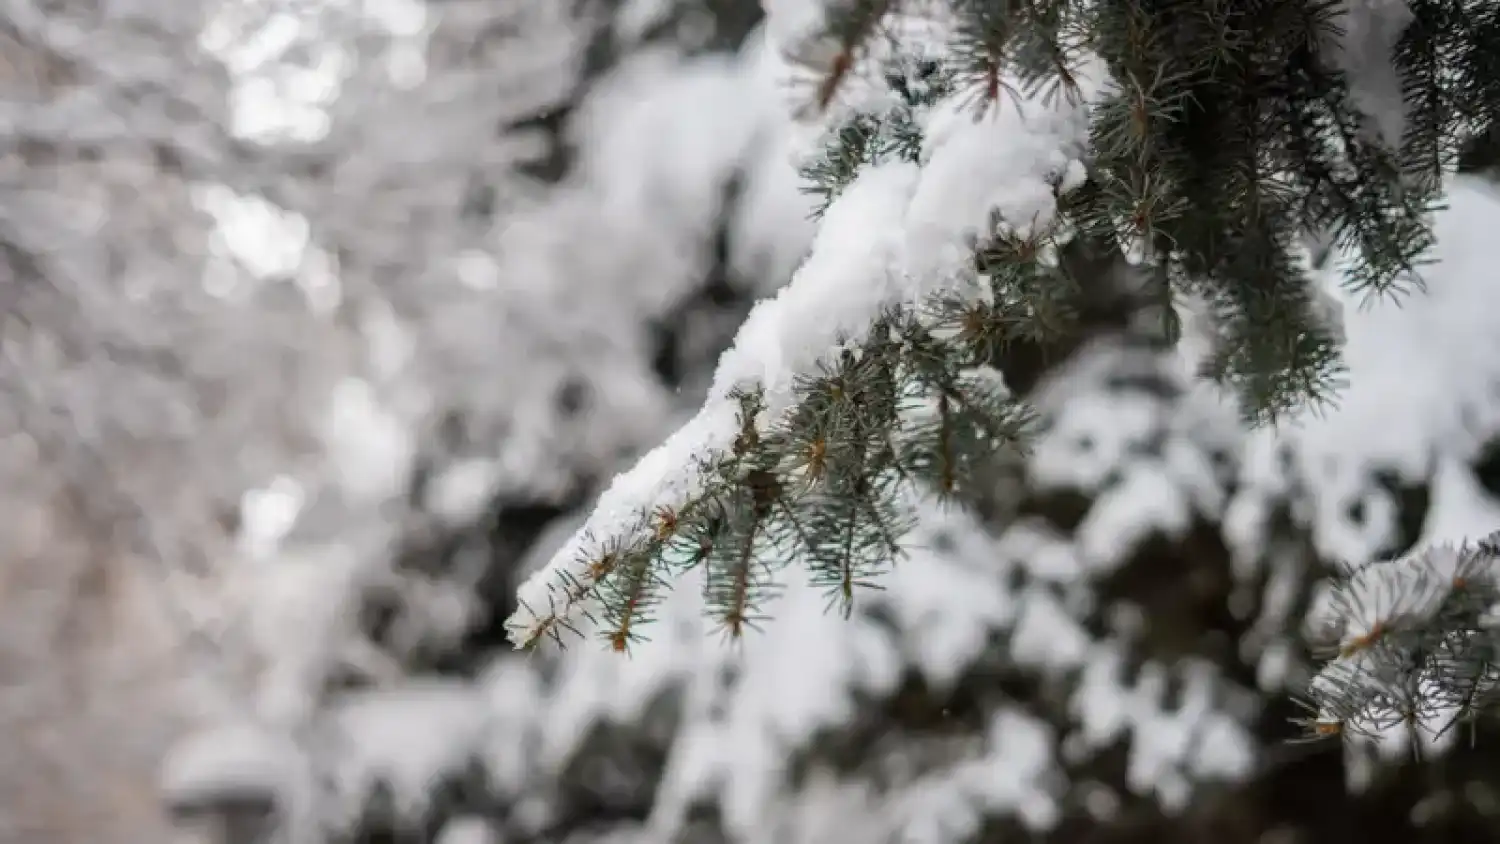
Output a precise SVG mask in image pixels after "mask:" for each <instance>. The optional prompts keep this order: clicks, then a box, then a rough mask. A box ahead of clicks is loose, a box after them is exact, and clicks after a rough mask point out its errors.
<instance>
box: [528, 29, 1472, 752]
mask: <svg viewBox="0 0 1500 844" xmlns="http://www.w3.org/2000/svg"><path fill="white" fill-rule="evenodd" d="M766 6H767V10H768V12H769V13H770V22H769V25H770V35H771V38H772V40H773V41H774V42H775V44H776V45H777V47H778V49H779V51H780V55H781V59H782V62H783V64H784V66H785V72H786V73H785V75H786V78H787V81H788V83H789V91H790V93H791V95H792V97H793V99H794V100H795V108H796V109H797V114H798V116H799V118H800V119H802V120H803V122H804V123H805V125H806V127H807V128H808V137H809V138H810V139H812V143H811V148H812V152H810V153H808V154H807V155H805V156H804V165H803V173H804V177H805V178H806V180H807V184H808V190H809V191H810V192H813V193H815V194H816V195H817V196H818V197H819V199H820V202H821V205H820V211H819V216H820V227H821V228H820V231H819V235H818V239H817V241H816V242H815V244H814V246H813V249H812V250H811V253H810V254H809V256H808V257H807V258H806V260H805V262H804V264H803V265H802V267H801V269H800V270H799V272H798V274H797V275H796V277H794V279H793V280H792V282H791V283H790V284H789V285H788V286H787V287H786V288H785V289H783V290H782V291H781V292H780V294H779V295H778V296H777V297H775V298H774V299H771V300H769V301H766V302H764V303H762V304H761V305H760V306H759V307H758V308H757V309H756V310H755V311H754V312H752V314H751V316H750V317H749V319H748V320H747V322H746V324H745V325H744V327H743V328H742V329H741V332H740V335H739V337H738V339H737V341H736V344H735V347H734V348H733V349H731V350H730V351H729V352H728V353H727V354H726V355H725V357H724V358H723V359H722V361H721V363H720V367H719V370H718V373H717V376H716V378H715V383H714V385H713V387H712V389H711V391H710V395H709V397H708V399H707V401H706V403H705V405H704V407H703V409H702V410H701V411H700V413H699V414H698V416H697V417H695V418H694V419H693V420H692V421H690V422H689V423H688V424H687V425H686V426H685V427H684V428H683V429H682V430H681V431H679V432H678V433H677V434H676V435H674V436H673V437H672V438H671V439H669V440H668V441H667V442H666V443H665V444H663V445H662V446H661V447H660V448H658V449H657V450H656V451H654V452H653V453H651V454H650V455H648V456H647V457H646V458H644V459H643V460H642V461H641V462H640V463H639V464H638V465H637V466H636V467H635V468H634V469H633V470H631V471H630V472H628V473H626V474H624V475H622V476H620V477H619V478H617V479H616V481H615V482H614V484H613V486H612V487H611V488H610V489H609V490H608V491H607V492H606V493H605V494H604V495H603V497H602V498H601V500H600V501H599V503H598V506H597V508H596V510H595V512H594V514H593V515H592V516H591V518H590V519H589V521H588V522H587V524H586V525H585V526H584V528H583V529H582V530H581V531H580V532H579V533H578V534H577V535H576V536H575V537H574V539H573V540H572V541H571V542H569V543H567V544H566V545H565V546H564V547H563V548H562V549H561V550H560V551H559V552H558V554H557V555H556V556H555V557H554V558H553V560H552V562H551V563H550V564H549V565H548V566H546V567H545V568H544V569H543V570H542V571H540V572H538V573H537V574H535V575H534V576H533V577H532V578H531V579H530V580H529V581H528V582H527V583H526V584H524V585H523V587H522V589H521V592H520V603H521V609H520V610H519V611H518V612H517V613H516V614H515V615H514V616H513V617H512V619H511V620H510V629H511V632H512V638H513V639H514V641H515V642H516V643H517V644H518V645H520V646H531V645H534V644H536V643H538V642H539V641H541V640H544V639H547V638H553V639H560V638H561V637H562V635H563V633H564V632H565V631H569V630H581V629H582V628H583V626H585V625H586V626H588V627H590V628H594V629H597V630H598V631H599V632H600V633H601V634H602V636H603V637H604V638H605V639H606V641H607V642H608V643H609V645H610V646H611V647H613V648H614V649H616V650H620V651H624V650H626V649H628V648H629V647H630V645H631V643H632V642H634V641H636V640H638V639H640V638H642V637H643V635H649V633H647V625H648V623H649V621H650V620H651V618H652V613H651V610H652V607H653V605H654V604H655V602H656V601H658V600H659V598H660V596H661V595H662V593H663V592H664V590H666V589H668V588H670V587H671V585H672V582H673V580H674V579H675V578H676V577H677V576H679V575H680V574H682V573H683V572H684V571H686V570H688V569H690V568H694V567H698V566H702V567H703V568H704V570H705V571H706V586H705V598H706V603H707V605H708V611H709V612H710V613H711V614H712V615H713V617H714V619H715V620H716V621H717V623H718V624H719V625H720V626H721V627H722V629H723V630H724V632H725V633H726V634H728V635H729V636H731V637H737V636H740V635H742V634H743V633H744V632H745V630H746V628H753V627H754V626H755V625H756V623H757V622H758V621H760V620H762V619H763V618H765V617H766V615H767V614H768V613H770V612H772V611H773V610H772V609H771V608H770V607H769V605H768V599H770V598H772V597H774V595H775V593H776V586H777V580H778V574H777V572H778V569H780V568H781V567H784V566H787V565H798V566H805V567H807V568H808V569H809V570H810V571H811V572H812V573H813V576H814V578H815V580H816V582H818V583H819V584H821V585H822V586H824V587H826V589H827V592H828V596H829V601H830V605H831V606H833V607H837V608H840V609H841V610H843V611H844V612H846V613H847V612H848V611H849V608H850V607H851V604H852V602H853V601H854V600H855V598H856V593H857V592H858V590H859V589H860V588H862V587H877V588H878V586H879V584H880V577H881V574H882V573H883V572H884V571H885V570H887V569H888V568H889V566H891V565H892V564H893V563H894V562H895V561H896V560H897V559H898V558H899V557H900V556H901V555H902V545H901V536H902V534H903V533H904V531H905V530H906V529H907V528H908V527H909V526H910V523H911V520H912V519H913V517H914V516H913V514H914V512H915V506H914V505H915V504H916V502H918V501H920V500H922V499H924V498H931V497H935V498H937V499H939V500H943V501H952V502H955V503H959V504H965V503H969V504H972V503H974V502H975V501H976V500H977V499H978V498H979V497H980V496H982V495H983V490H984V488H985V484H984V482H983V479H984V478H985V477H987V475H988V473H989V471H990V469H991V468H992V465H993V463H994V461H995V460H996V459H997V458H998V457H999V456H1000V455H1002V454H1004V453H1006V452H1007V451H1008V450H1010V449H1012V448H1014V447H1021V448H1024V447H1025V444H1026V442H1027V439H1028V430H1029V428H1030V421H1031V418H1032V416H1031V413H1030V412H1029V410H1028V408H1027V406H1026V402H1025V399H1024V396H1023V395H1021V392H1020V391H1019V390H1017V389H1016V385H1015V384H1011V383H1008V380H1014V379H1013V378H1011V377H1010V376H1012V375H1013V373H1010V372H1006V371H1005V366H1004V361H1005V356H1006V353H1007V351H1008V350H1012V349H1014V348H1015V347H1016V346H1017V345H1018V344H1025V343H1042V344H1046V343H1049V342H1059V341H1063V340H1065V338H1067V337H1069V336H1071V335H1074V334H1077V333H1078V331H1079V325H1080V324H1081V322H1082V321H1083V320H1085V319H1086V317H1087V312H1086V303H1087V302H1088V301H1089V298H1090V296H1091V295H1092V294H1093V293H1097V291H1098V290H1099V289H1100V288H1101V287H1103V288H1108V289H1115V290H1122V291H1126V292H1127V293H1128V295H1131V296H1134V297H1142V298H1144V299H1147V300H1151V301H1155V302H1157V303H1158V304H1159V307H1158V308H1157V312H1158V313H1159V314H1160V317H1161V325H1160V327H1159V332H1158V333H1159V337H1160V341H1161V342H1162V343H1165V344H1171V343H1177V342H1180V341H1181V338H1182V336H1183V327H1184V326H1183V319H1184V317H1185V316H1186V317H1189V318H1191V319H1192V320H1193V321H1194V323H1195V324H1197V325H1200V326H1205V327H1206V337H1207V343H1206V345H1207V352H1206V354H1205V355H1203V356H1202V358H1203V359H1202V374H1203V376H1204V377H1206V378H1208V379H1211V380H1213V381H1215V382H1217V383H1218V384H1220V385H1222V386H1223V387H1224V388H1225V389H1226V392H1227V393H1228V394H1230V395H1232V396H1233V397H1234V399H1235V401H1236V402H1237V403H1238V406H1239V407H1240V409H1241V412H1242V413H1243V415H1244V417H1245V419H1246V420H1247V422H1250V423H1253V424H1266V423H1271V424H1274V423H1275V422H1277V421H1278V420H1280V419H1282V418H1283V417H1285V416H1286V415H1287V414H1288V413H1289V412H1291V411H1293V410H1296V409H1299V408H1304V407H1307V406H1308V405H1318V404H1320V403H1324V402H1327V401H1329V400H1333V399H1336V397H1337V393H1338V388H1339V386H1340V383H1341V372H1342V370H1341V366H1340V355H1339V343H1340V325H1339V318H1338V314H1337V313H1336V312H1335V311H1334V310H1333V309H1331V308H1330V307H1329V306H1328V305H1327V303H1326V299H1325V297H1324V295H1323V294H1322V293H1321V292H1320V291H1319V290H1318V289H1317V287H1316V286H1315V285H1314V284H1312V283H1311V282H1310V279H1309V274H1310V268H1311V266H1312V265H1313V264H1314V263H1315V262H1318V261H1320V260H1324V259H1326V258H1327V256H1329V255H1336V256H1337V260H1338V261H1339V262H1340V265H1341V267H1342V269H1343V276H1344V282H1345V284H1346V285H1347V286H1348V287H1349V288H1350V289H1351V290H1353V291H1355V292H1357V293H1359V294H1362V295H1364V296H1365V297H1366V298H1367V299H1368V300H1369V301H1370V302H1371V303H1372V306H1377V307H1378V306H1389V305H1390V301H1389V300H1392V299H1398V298H1399V297H1400V296H1403V295H1420V291H1421V286H1422V267H1423V263H1424V259H1425V256H1426V254H1427V251H1428V248H1429V247H1430V245H1431V242H1432V238H1431V233H1430V230H1429V228H1428V216H1429V213H1430V212H1431V211H1432V210H1433V209H1434V208H1435V207H1437V206H1438V205H1439V204H1440V203H1441V201H1442V196H1443V187H1444V179H1445V176H1446V175H1447V174H1449V173H1451V172H1452V171H1453V170H1454V169H1455V167H1457V166H1459V165H1460V164H1461V163H1464V162H1465V161H1467V162H1469V166H1474V162H1475V161H1481V162H1482V161H1483V160H1487V159H1484V156H1483V154H1482V151H1483V150H1484V149H1486V148H1487V143H1488V140H1487V139H1491V138H1493V136H1494V133H1495V131H1496V130H1495V119H1496V116H1497V114H1500V72H1497V71H1500V67H1497V63H1500V49H1497V48H1496V46H1495V45H1496V44H1500V6H1497V5H1496V4H1493V3H1487V2H1482V1H1481V0H1411V2H1408V3H1396V2H1392V3H1380V2H1373V0H1368V2H1330V0H1243V1H1242V0H1236V2H1223V1H1222V0H1208V1H1207V2H1205V0H1093V1H1092V2H1090V1H1089V0H932V1H931V2H917V0H905V1H904V2H903V1H902V0H839V2H827V3H821V4H819V3H810V2H807V3H802V2H799V3H769V2H768V3H767V4H766ZM1122 265H1123V269H1121V267H1122ZM1101 268H1103V269H1101ZM1465 571H1469V569H1465ZM1464 579H1465V581H1466V582H1468V581H1471V580H1474V579H1473V578H1464ZM1465 606H1468V605H1467V604H1465ZM1346 644H1347V643H1346ZM1346 650H1347V647H1346ZM1428 652H1429V651H1422V653H1428ZM1353 682H1354V681H1350V682H1348V683H1345V684H1344V686H1343V687H1341V688H1345V687H1348V686H1349V685H1350V684H1351V683H1353ZM1471 685H1472V684H1471ZM1318 694H1319V693H1317V692H1316V691H1315V695H1314V697H1315V698H1317V697H1318ZM1353 699H1354V698H1353V697H1351V696H1350V695H1349V694H1348V693H1347V688H1345V692H1344V693H1341V694H1340V695H1339V696H1337V702H1338V703H1339V704H1340V705H1351V706H1352V705H1354V704H1353V703H1351V701H1352V700H1353ZM1321 700H1322V704H1323V705H1324V710H1325V711H1324V712H1323V714H1322V715H1320V716H1319V717H1318V718H1315V719H1314V722H1313V723H1314V724H1315V725H1324V724H1328V723H1337V722H1339V721H1341V720H1343V716H1342V715H1340V714H1339V712H1340V711H1342V710H1339V711H1334V710H1330V709H1328V705H1329V704H1330V700H1329V699H1328V698H1327V696H1326V695H1325V696H1323V698H1321ZM1335 709H1336V707H1335ZM1350 717H1352V715H1351V716H1350ZM1330 718H1331V719H1332V720H1331V721H1330ZM1318 729H1319V730H1323V731H1327V730H1329V729H1331V727H1326V726H1320V727H1318Z"/></svg>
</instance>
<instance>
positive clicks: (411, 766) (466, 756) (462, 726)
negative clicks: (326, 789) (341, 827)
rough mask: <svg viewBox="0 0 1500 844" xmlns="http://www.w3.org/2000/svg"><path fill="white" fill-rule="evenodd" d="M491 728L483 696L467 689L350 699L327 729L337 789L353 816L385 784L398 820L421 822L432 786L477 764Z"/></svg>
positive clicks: (411, 686) (439, 685)
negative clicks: (471, 764)
mask: <svg viewBox="0 0 1500 844" xmlns="http://www.w3.org/2000/svg"><path fill="white" fill-rule="evenodd" d="M488 726H489V716H488V714H487V712H486V710H485V707H484V706H483V699H482V697H480V693H479V692H478V691H477V690H476V689H474V688H473V687H471V686H469V685H468V684H466V683H462V682H457V681H453V682H440V681H437V680H427V681H408V683H407V684H406V685H404V686H402V687H401V688H395V689H376V690H368V691H363V692H359V693H355V694H352V695H348V696H346V697H344V698H343V699H341V700H339V701H338V702H337V703H336V704H335V705H334V706H333V707H332V708H330V709H329V711H328V712H327V714H326V722H325V723H324V725H323V727H324V729H326V730H327V731H328V733H329V735H328V737H327V739H326V740H327V741H329V742H332V743H333V744H334V746H335V747H336V748H337V750H336V751H335V756H334V759H335V762H334V767H333V771H332V774H333V776H334V777H335V786H334V787H335V789H336V791H337V793H338V794H339V795H340V796H341V797H342V798H343V800H344V805H345V807H346V808H347V811H349V812H350V813H352V814H357V812H358V811H359V809H360V808H361V807H363V806H364V805H365V802H366V801H367V800H368V799H369V795H370V793H371V790H372V789H373V788H374V787H375V785H376V784H381V785H384V786H386V787H387V788H389V789H390V792H391V796H392V798H393V799H394V801H395V808H396V810H397V812H399V813H400V816H401V817H420V816H421V815H422V813H423V810H424V808H425V806H426V803H427V800H428V798H429V797H430V795H431V792H432V789H433V787H434V786H435V785H436V784H437V783H439V782H441V781H443V780H444V779H447V778H452V777H457V776H461V775H462V774H464V772H465V769H466V767H467V766H468V765H469V763H470V762H471V761H474V760H475V759H476V757H477V755H478V754H479V752H480V749H481V748H482V747H484V745H485V740H486V738H487V736H486V730H487V728H488Z"/></svg>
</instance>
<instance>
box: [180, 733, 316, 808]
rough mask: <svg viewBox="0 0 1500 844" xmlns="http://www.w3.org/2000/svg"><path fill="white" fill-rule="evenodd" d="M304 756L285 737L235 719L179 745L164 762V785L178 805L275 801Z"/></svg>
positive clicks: (293, 778) (293, 775)
mask: <svg viewBox="0 0 1500 844" xmlns="http://www.w3.org/2000/svg"><path fill="white" fill-rule="evenodd" d="M299 759H300V752H299V750H298V748H297V746H296V745H295V744H293V743H291V742H290V741H289V740H288V739H287V738H285V737H283V736H280V735H278V734H276V733H274V732H270V731H268V730H265V729H263V728H260V727H257V726H255V725H252V724H234V725H227V726H224V727H221V728H219V729H216V730H212V731H206V732H203V733H199V734H197V735H195V736H193V737H192V738H191V739H190V740H188V741H185V742H183V743H181V744H179V745H178V746H177V747H175V748H174V749H173V751H172V753H171V754H170V755H169V756H168V757H167V759H166V760H165V761H164V763H163V766H162V774H161V789H162V792H163V794H164V795H165V798H166V800H167V801H168V802H169V803H171V804H173V805H177V806H184V807H186V806H204V805H208V804H212V803H215V802H218V801H225V800H235V799H241V800H247V799H248V800H264V801H266V802H267V803H272V804H274V801H275V799H276V798H277V797H278V796H279V795H280V794H281V792H282V790H283V789H284V788H285V786H286V783H287V782H288V781H291V780H295V779H296V778H297V777H296V770H297V769H296V766H297V762H298V760H299Z"/></svg>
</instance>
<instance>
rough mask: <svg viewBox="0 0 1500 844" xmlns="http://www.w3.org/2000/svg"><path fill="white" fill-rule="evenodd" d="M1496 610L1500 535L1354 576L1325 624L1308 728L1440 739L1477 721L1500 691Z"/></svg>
mask: <svg viewBox="0 0 1500 844" xmlns="http://www.w3.org/2000/svg"><path fill="white" fill-rule="evenodd" d="M1497 604H1500V534H1493V535H1491V536H1489V537H1487V538H1486V539H1484V540H1481V541H1479V542H1477V543H1473V544H1468V545H1463V546H1458V547H1448V546H1440V547H1434V548H1429V549H1427V550H1425V551H1422V552H1420V553H1417V554H1414V555H1412V556H1410V557H1408V558H1404V559H1398V560H1389V561H1383V562H1377V563H1371V564H1368V565H1365V566H1362V567H1360V568H1357V569H1355V570H1353V571H1351V572H1349V573H1348V574H1347V575H1346V576H1345V577H1344V578H1342V579H1341V581H1340V582H1339V583H1338V584H1336V586H1335V588H1334V591H1333V592H1332V594H1331V597H1330V600H1329V602H1328V605H1327V607H1326V613H1325V616H1324V618H1323V619H1322V620H1321V630H1320V635H1321V638H1322V639H1323V640H1325V641H1326V642H1327V643H1328V645H1327V647H1325V648H1324V650H1325V656H1326V657H1327V658H1328V662H1327V663H1326V664H1325V665H1324V667H1323V669H1322V670H1321V671H1320V672H1319V674H1318V675H1317V677H1315V678H1314V679H1313V681H1312V682H1311V684H1310V685H1309V687H1308V689H1307V692H1306V695H1307V697H1306V700H1305V702H1304V705H1305V706H1306V708H1308V709H1309V710H1310V712H1311V713H1312V716H1311V717H1310V718H1309V719H1308V720H1307V722H1306V726H1307V727H1308V728H1309V730H1311V731H1312V732H1313V734H1314V735H1335V734H1352V735H1377V734H1380V733H1384V732H1386V731H1389V730H1392V729H1407V730H1410V731H1411V732H1412V734H1413V736H1414V737H1419V736H1425V737H1426V738H1427V739H1429V740H1435V739H1438V738H1440V737H1442V736H1444V735H1446V734H1447V733H1448V732H1449V731H1451V730H1452V728H1453V727H1454V726H1456V725H1458V724H1461V723H1466V722H1468V721H1471V720H1472V719H1473V718H1474V717H1476V716H1477V715H1478V714H1480V713H1481V712H1482V711H1484V710H1486V709H1488V708H1489V707H1491V706H1493V705H1494V704H1495V703H1496V701H1497V698H1496V692H1497V691H1500V626H1497V624H1500V619H1497V618H1496V617H1495V615H1494V608H1495V607H1496V606H1497Z"/></svg>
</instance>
